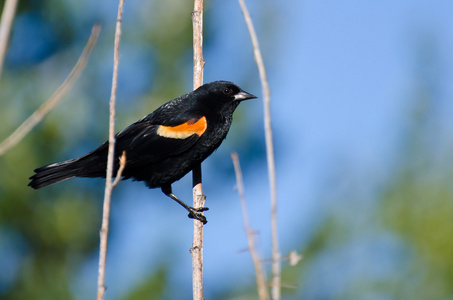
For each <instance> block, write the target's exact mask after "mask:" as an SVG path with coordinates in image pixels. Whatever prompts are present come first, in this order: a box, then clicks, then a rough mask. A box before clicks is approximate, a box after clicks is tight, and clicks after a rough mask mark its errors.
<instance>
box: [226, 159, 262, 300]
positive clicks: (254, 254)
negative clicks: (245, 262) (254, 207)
mask: <svg viewBox="0 0 453 300" xmlns="http://www.w3.org/2000/svg"><path fill="white" fill-rule="evenodd" d="M231 159H232V160H233V165H234V171H235V173H236V183H237V189H238V193H239V199H240V201H241V208H242V216H243V218H244V227H245V232H246V234H247V241H248V244H249V251H250V255H251V256H252V261H253V265H254V266H255V274H256V286H257V290H258V296H259V298H260V299H261V300H268V299H269V296H268V293H267V289H266V279H265V275H264V272H263V269H262V267H261V259H260V257H259V255H258V251H257V250H256V247H255V235H254V233H253V230H252V229H251V228H250V224H249V219H248V213H247V204H246V202H245V192H244V183H243V181H242V171H241V165H240V163H239V157H238V155H237V153H231Z"/></svg>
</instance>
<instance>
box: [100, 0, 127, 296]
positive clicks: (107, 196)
mask: <svg viewBox="0 0 453 300" xmlns="http://www.w3.org/2000/svg"><path fill="white" fill-rule="evenodd" d="M123 5H124V0H119V3H118V16H117V19H116V29H115V45H114V53H113V77H112V89H111V93H110V119H109V151H108V158H107V174H106V179H105V192H104V205H103V210H102V211H103V212H102V226H101V230H100V233H99V235H100V247H99V274H98V289H97V300H102V299H104V293H105V289H106V287H105V284H104V282H105V261H106V257H107V238H108V233H109V217H110V200H111V196H112V190H113V183H112V175H113V159H114V157H113V156H114V151H115V102H116V87H117V82H118V65H119V49H120V38H121V18H122V15H123ZM117 177H120V176H118V175H117Z"/></svg>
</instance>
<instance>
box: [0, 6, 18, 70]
mask: <svg viewBox="0 0 453 300" xmlns="http://www.w3.org/2000/svg"><path fill="white" fill-rule="evenodd" d="M17 1H18V0H6V1H5V5H4V6H3V12H2V20H1V23H0V77H1V76H2V70H3V62H4V60H5V54H6V48H8V40H9V34H10V32H11V25H12V24H13V20H14V15H15V13H16V7H17Z"/></svg>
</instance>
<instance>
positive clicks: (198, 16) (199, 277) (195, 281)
mask: <svg viewBox="0 0 453 300" xmlns="http://www.w3.org/2000/svg"><path fill="white" fill-rule="evenodd" d="M192 24H193V88H194V89H197V88H198V87H199V86H201V85H202V84H203V68H204V59H203V0H195V1H194V9H193V12H192ZM192 182H193V190H192V193H193V207H195V208H197V207H204V204H205V199H206V197H205V196H204V195H203V189H202V185H201V165H198V166H197V167H195V168H194V169H193V170H192ZM190 253H191V254H192V292H193V299H194V300H203V299H204V297H203V223H202V222H200V221H198V220H194V221H193V243H192V248H191V249H190Z"/></svg>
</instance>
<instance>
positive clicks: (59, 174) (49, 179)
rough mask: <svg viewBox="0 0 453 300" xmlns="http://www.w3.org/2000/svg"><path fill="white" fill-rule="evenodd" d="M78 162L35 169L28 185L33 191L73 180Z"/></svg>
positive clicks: (64, 162) (66, 162) (73, 160)
mask: <svg viewBox="0 0 453 300" xmlns="http://www.w3.org/2000/svg"><path fill="white" fill-rule="evenodd" d="M78 160H79V159H71V160H66V161H63V162H59V163H54V164H51V165H47V166H44V167H41V168H38V169H35V173H36V174H35V175H33V176H32V177H30V179H31V181H30V183H29V184H28V185H29V186H31V187H32V188H34V189H39V188H42V187H45V186H48V185H51V184H54V183H57V182H60V181H64V180H67V179H71V178H74V177H76V176H77V173H78V170H77V167H78V166H77V161H78Z"/></svg>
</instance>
